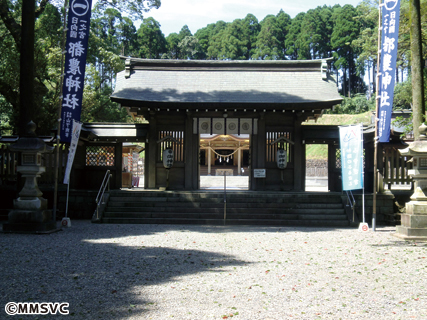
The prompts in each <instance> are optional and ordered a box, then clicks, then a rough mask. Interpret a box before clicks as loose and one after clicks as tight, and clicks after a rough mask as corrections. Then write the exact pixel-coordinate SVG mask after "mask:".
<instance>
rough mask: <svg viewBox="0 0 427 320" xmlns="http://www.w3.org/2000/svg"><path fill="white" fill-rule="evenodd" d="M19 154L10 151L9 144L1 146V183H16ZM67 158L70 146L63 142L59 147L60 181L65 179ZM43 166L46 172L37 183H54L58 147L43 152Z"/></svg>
mask: <svg viewBox="0 0 427 320" xmlns="http://www.w3.org/2000/svg"><path fill="white" fill-rule="evenodd" d="M18 156H19V155H18V153H17V152H12V151H10V150H9V148H8V146H7V145H1V146H0V159H1V165H0V184H3V185H12V184H14V183H16V179H17V171H16V169H17V166H18V162H19V159H18ZM67 159H68V146H67V145H65V144H61V145H60V148H59V162H60V170H59V171H58V181H62V180H63V179H64V173H65V167H66V165H67ZM42 166H43V167H45V168H46V172H45V173H43V174H42V175H41V177H40V178H39V179H38V180H37V183H38V184H39V185H43V184H53V183H54V182H55V168H56V148H55V150H54V152H52V153H44V154H42Z"/></svg>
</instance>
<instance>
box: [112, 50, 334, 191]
mask: <svg viewBox="0 0 427 320" xmlns="http://www.w3.org/2000/svg"><path fill="white" fill-rule="evenodd" d="M111 99H112V100H113V101H115V102H118V103H120V104H121V106H122V107H124V108H126V109H127V110H128V112H129V113H130V114H132V115H133V116H134V117H143V118H144V119H146V120H148V127H147V130H146V131H144V132H146V136H141V137H135V138H138V139H139V141H141V139H143V141H145V143H146V149H145V150H146V151H145V152H146V154H145V159H146V160H145V161H146V163H145V173H146V174H145V188H147V189H158V188H160V187H164V186H165V185H166V169H165V168H164V166H163V162H162V152H163V150H164V149H166V148H172V149H173V150H174V164H173V167H172V168H171V169H170V172H169V189H172V190H197V189H199V187H200V182H199V181H200V179H199V176H200V172H199V170H200V169H199V164H200V161H199V157H200V137H201V135H202V134H204V135H206V134H208V135H211V136H213V135H224V136H227V135H234V136H239V135H246V136H249V141H250V142H249V159H248V164H249V170H250V174H249V189H250V190H258V191H262V190H289V191H304V189H305V186H304V183H305V148H304V143H305V141H304V137H303V130H302V126H301V123H302V122H303V121H305V120H307V119H316V118H318V117H320V116H321V115H322V112H323V111H324V110H325V109H331V108H332V107H333V106H334V105H336V104H339V103H340V102H341V100H342V98H341V97H340V95H339V94H338V90H337V83H336V80H335V79H334V77H333V76H332V75H331V74H330V72H329V67H328V61H327V60H310V61H195V60H145V59H136V58H128V59H126V69H125V70H124V71H123V72H120V73H119V74H118V76H117V83H116V88H115V91H114V93H113V94H112V96H111ZM279 148H283V149H285V150H286V154H287V159H288V164H287V167H286V169H284V172H283V180H282V178H281V177H282V173H281V172H280V170H281V169H279V168H278V167H277V163H276V153H277V149H279ZM260 169H261V170H260ZM259 173H261V176H259V175H258V174H259Z"/></svg>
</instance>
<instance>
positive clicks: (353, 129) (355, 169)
mask: <svg viewBox="0 0 427 320" xmlns="http://www.w3.org/2000/svg"><path fill="white" fill-rule="evenodd" d="M339 131H340V148H341V173H342V187H343V190H344V191H345V190H356V189H362V188H363V135H362V134H363V130H362V125H353V126H345V127H344V126H343V127H339Z"/></svg>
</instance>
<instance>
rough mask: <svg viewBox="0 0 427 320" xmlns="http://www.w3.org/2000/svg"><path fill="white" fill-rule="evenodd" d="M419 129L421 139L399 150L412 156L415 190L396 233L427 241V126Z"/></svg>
mask: <svg viewBox="0 0 427 320" xmlns="http://www.w3.org/2000/svg"><path fill="white" fill-rule="evenodd" d="M419 131H420V140H417V141H414V142H412V143H410V144H409V147H408V148H406V149H403V150H399V151H400V153H401V154H402V156H412V163H413V169H412V170H409V172H408V173H409V175H410V176H411V177H412V178H413V180H414V190H415V191H414V194H413V195H412V196H411V201H410V202H408V203H407V204H406V213H404V214H402V215H401V225H400V226H397V227H396V233H395V234H394V235H395V236H396V237H398V238H401V239H404V240H417V241H427V137H426V135H425V133H426V131H427V126H425V125H424V124H423V125H422V126H421V127H420V128H419Z"/></svg>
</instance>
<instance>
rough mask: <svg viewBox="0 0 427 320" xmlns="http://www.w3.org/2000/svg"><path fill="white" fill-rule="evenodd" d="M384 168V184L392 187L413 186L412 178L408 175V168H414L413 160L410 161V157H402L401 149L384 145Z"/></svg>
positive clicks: (389, 187)
mask: <svg viewBox="0 0 427 320" xmlns="http://www.w3.org/2000/svg"><path fill="white" fill-rule="evenodd" d="M383 157H384V170H383V182H384V185H387V186H388V189H389V190H390V189H391V186H392V185H393V186H394V188H399V186H406V187H408V186H410V187H411V188H412V178H411V177H410V176H409V175H408V170H410V169H412V162H409V160H410V158H409V157H402V156H401V155H400V152H399V149H397V148H395V147H384V151H383Z"/></svg>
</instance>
